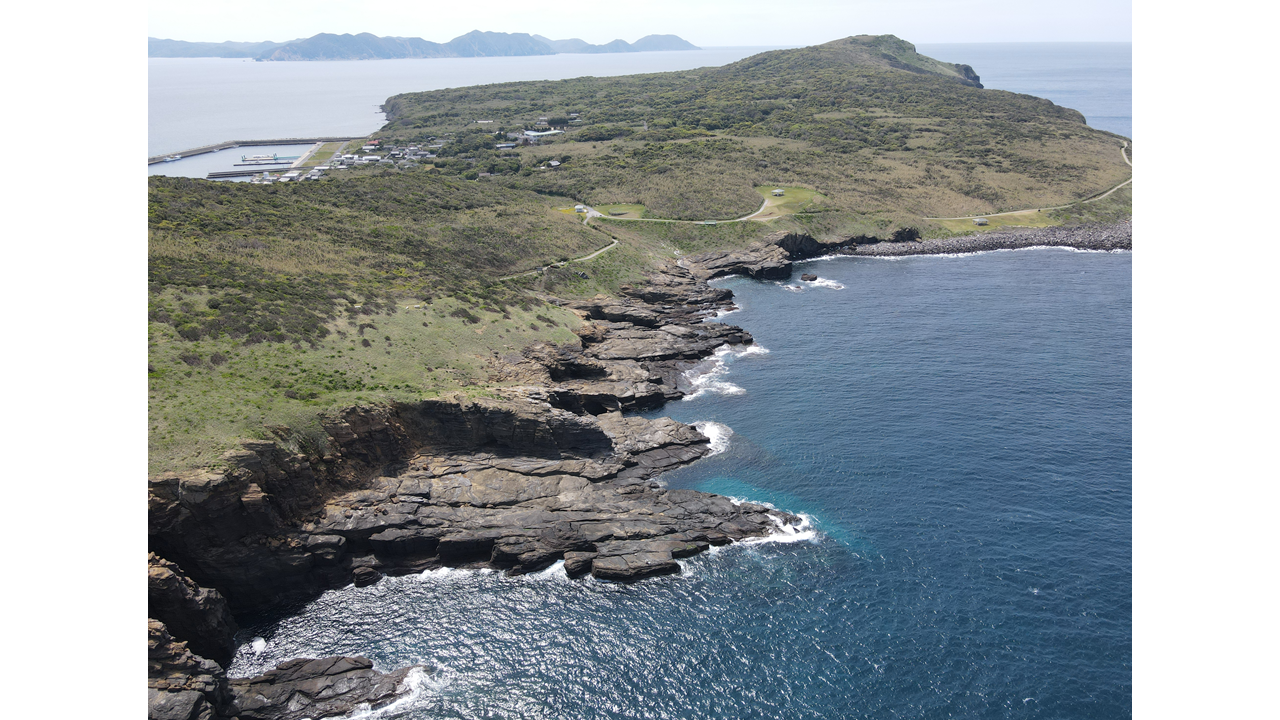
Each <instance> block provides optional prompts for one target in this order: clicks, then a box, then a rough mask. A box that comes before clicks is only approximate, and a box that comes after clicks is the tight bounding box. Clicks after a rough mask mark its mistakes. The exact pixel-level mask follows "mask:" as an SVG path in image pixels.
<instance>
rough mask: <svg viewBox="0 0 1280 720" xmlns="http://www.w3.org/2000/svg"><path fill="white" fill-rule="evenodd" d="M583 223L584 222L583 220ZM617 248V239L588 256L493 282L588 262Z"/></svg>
mask: <svg viewBox="0 0 1280 720" xmlns="http://www.w3.org/2000/svg"><path fill="white" fill-rule="evenodd" d="M597 215H599V213H597ZM583 222H584V223H585V222H586V221H585V220H584V221H583ZM617 246H618V241H617V239H616V238H615V239H614V241H613V242H611V243H609V244H608V245H605V246H604V247H602V248H600V249H599V250H597V251H595V252H593V253H591V254H590V255H583V256H582V257H578V258H571V259H569V260H566V261H564V262H558V263H551V264H550V265H547V266H546V267H540V268H536V269H534V270H528V271H525V272H522V273H516V274H515V275H507V276H505V277H500V278H498V279H497V280H496V281H495V282H502V281H503V280H511V279H513V278H518V277H527V276H529V275H537V274H538V273H540V272H546V271H547V269H548V268H553V267H564V266H565V265H568V264H569V263H574V262H582V261H583V260H590V259H592V258H594V257H597V256H599V255H601V254H603V253H604V252H605V251H607V250H612V249H614V248H615V247H617Z"/></svg>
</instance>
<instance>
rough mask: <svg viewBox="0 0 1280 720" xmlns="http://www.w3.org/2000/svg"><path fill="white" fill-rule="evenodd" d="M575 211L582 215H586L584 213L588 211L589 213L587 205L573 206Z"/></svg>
mask: <svg viewBox="0 0 1280 720" xmlns="http://www.w3.org/2000/svg"><path fill="white" fill-rule="evenodd" d="M573 211H574V212H576V213H579V212H580V213H584V212H586V211H587V206H586V205H574V206H573Z"/></svg>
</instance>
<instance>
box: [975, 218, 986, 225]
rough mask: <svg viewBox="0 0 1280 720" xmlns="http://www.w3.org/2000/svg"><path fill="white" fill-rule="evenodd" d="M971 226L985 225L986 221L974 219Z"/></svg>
mask: <svg viewBox="0 0 1280 720" xmlns="http://www.w3.org/2000/svg"><path fill="white" fill-rule="evenodd" d="M973 224H974V225H986V224H987V219H986V218H974V219H973Z"/></svg>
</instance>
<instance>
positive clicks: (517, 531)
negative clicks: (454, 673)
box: [148, 224, 1130, 720]
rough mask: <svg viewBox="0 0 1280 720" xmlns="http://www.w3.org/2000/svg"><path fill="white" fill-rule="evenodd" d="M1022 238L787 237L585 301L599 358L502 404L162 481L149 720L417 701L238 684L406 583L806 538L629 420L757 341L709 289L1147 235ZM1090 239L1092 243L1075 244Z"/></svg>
mask: <svg viewBox="0 0 1280 720" xmlns="http://www.w3.org/2000/svg"><path fill="white" fill-rule="evenodd" d="M1052 230H1053V231H1052V232H1048V231H1003V232H998V233H989V234H986V235H982V236H979V237H976V238H956V239H952V240H943V241H924V242H920V241H919V240H918V237H915V236H914V234H913V233H912V232H911V231H902V232H900V233H898V234H897V235H896V236H895V238H894V239H895V240H896V242H879V241H874V239H873V238H865V237H852V238H844V239H838V240H832V241H819V240H816V239H814V238H812V237H810V236H808V235H803V234H797V233H786V232H782V233H775V234H774V235H771V236H769V237H768V238H766V239H765V240H764V241H762V242H760V243H758V244H756V245H754V246H752V247H750V248H747V249H745V250H736V251H729V252H709V253H701V254H697V255H692V256H686V257H683V258H681V259H680V260H679V261H674V260H673V261H668V262H667V263H666V264H664V265H663V266H662V267H660V268H658V269H657V270H655V271H654V272H652V273H651V274H650V275H649V276H648V278H647V281H646V283H644V284H643V285H637V286H632V287H624V288H623V290H622V293H621V297H617V298H607V297H604V296H597V297H596V298H593V299H591V300H586V301H565V302H564V303H563V304H564V305H565V306H566V307H569V308H571V309H573V310H574V311H576V312H577V313H578V314H579V315H580V316H581V317H582V318H583V320H584V324H583V326H582V327H581V328H580V329H579V330H577V334H578V336H579V338H580V343H579V344H578V345H572V346H569V345H561V346H551V345H545V344H536V345H534V346H531V347H529V348H526V349H525V350H524V351H522V352H520V353H515V354H512V355H509V356H507V357H504V358H502V359H501V363H500V366H499V367H497V368H495V371H494V378H495V380H497V381H500V382H502V383H503V387H501V388H495V389H494V390H493V391H492V393H491V394H490V395H489V396H466V395H462V394H457V395H450V396H444V397H440V398H435V399H431V400H423V401H420V402H416V403H396V404H387V405H378V406H363V407H353V408H348V409H347V410H345V411H343V412H341V413H339V414H338V415H337V416H335V417H332V418H329V419H328V421H327V422H326V423H325V426H324V427H325V433H326V436H325V438H324V440H323V441H322V442H320V443H318V444H316V445H315V446H313V447H309V448H307V449H306V450H305V451H303V452H295V451H291V450H289V449H287V448H286V447H285V446H284V444H283V443H278V442H251V443H245V444H244V445H243V446H242V447H241V448H240V449H238V450H236V451H233V452H229V453H227V454H226V455H225V456H224V457H223V458H222V461H221V462H220V463H219V464H218V465H217V466H216V467H211V468H207V469H205V470H203V471H201V472H196V473H187V474H174V475H164V476H157V477H153V478H151V479H150V480H149V493H148V502H149V512H148V518H149V545H150V550H151V551H152V554H151V555H150V557H149V559H148V606H149V613H148V614H149V616H150V618H151V620H150V636H149V638H150V639H149V650H150V658H151V661H150V670H149V679H148V684H149V690H150V696H149V701H150V716H151V717H152V718H156V719H157V720H160V719H164V720H169V719H177V718H181V719H182V720H191V719H193V718H200V719H201V720H218V719H220V718H233V717H239V718H242V719H247V718H255V719H256V718H262V719H264V720H265V719H267V718H272V719H279V720H294V719H295V718H301V717H311V718H316V719H318V718H321V717H331V716H336V715H342V714H346V713H348V712H350V711H351V710H352V709H354V708H355V707H356V706H357V705H360V704H368V705H370V706H371V707H377V706H379V705H384V704H387V703H390V702H393V701H394V700H395V699H396V698H397V697H398V696H400V695H402V694H404V693H406V692H408V691H409V690H410V689H411V683H410V682H409V678H410V672H411V670H412V669H409V668H405V669H401V670H397V671H395V672H392V673H387V674H383V673H380V672H378V671H376V670H374V669H373V668H372V664H371V663H370V662H369V661H368V660H366V659H364V658H326V659H323V660H308V659H300V660H292V661H289V662H286V663H284V664H282V665H281V666H279V667H277V668H276V669H275V670H272V671H270V672H268V673H266V674H264V675H263V676H260V677H257V678H248V679H228V678H227V677H226V675H225V672H224V671H223V669H222V667H223V666H224V665H225V664H226V663H227V662H229V661H230V659H231V657H232V654H233V652H234V650H235V645H234V643H235V640H234V636H235V633H236V632H237V625H236V622H235V616H236V615H239V614H243V613H249V612H261V611H266V610H271V609H275V608H281V607H285V606H287V605H288V604H290V603H295V602H300V601H305V600H308V599H310V598H312V597H314V596H315V595H316V594H318V593H320V592H323V591H325V590H328V589H333V588H339V587H343V586H346V585H349V584H355V585H356V586H364V585H369V584H372V583H375V582H377V581H378V580H380V579H381V578H382V577H383V576H385V575H402V574H408V573H416V572H421V571H423V570H426V569H431V568H437V567H443V566H451V567H491V568H495V569H500V570H504V571H506V572H509V573H513V574H519V573H527V572H534V571H537V570H541V569H543V568H546V567H548V566H550V565H552V564H553V563H555V562H558V561H563V562H564V567H565V571H566V573H568V574H569V575H570V576H572V577H576V576H580V575H586V574H590V575H592V576H594V577H595V578H598V579H601V580H610V581H621V582H633V581H638V580H642V579H644V578H647V577H652V576H655V575H664V574H671V573H678V572H679V565H678V563H677V562H676V561H677V559H679V558H683V557H688V556H690V555H695V554H697V553H700V552H703V551H705V550H707V549H708V548H710V547H711V546H713V545H724V544H727V543H731V542H734V541H738V540H743V539H747V538H751V537H760V536H765V535H768V534H770V533H772V532H776V531H777V530H778V528H779V527H783V526H788V525H796V524H798V523H800V522H801V520H800V518H798V517H796V516H794V515H791V514H789V513H786V512H783V511H780V510H776V509H773V508H770V507H766V506H763V505H758V504H754V503H747V502H744V503H736V504H735V503H733V502H731V501H730V500H729V499H728V498H724V497H720V496H717V495H711V494H708V493H701V492H696V491H692V490H670V489H667V488H665V487H664V486H662V485H661V484H660V483H659V482H657V481H656V480H655V479H654V478H655V476H657V475H658V474H659V473H661V472H663V471H665V470H668V469H671V468H674V467H678V466H680V465H684V464H687V463H690V462H693V461H694V460H697V459H699V458H701V457H704V456H705V455H707V454H708V453H709V452H710V447H709V439H708V438H707V437H706V436H705V435H703V434H702V433H700V432H699V431H698V430H697V429H696V428H693V427H690V426H687V425H683V424H681V423H678V422H675V421H673V420H671V419H669V418H658V419H654V420H650V419H645V418H640V417H635V416H627V415H624V413H626V412H631V411H637V410H646V409H652V408H656V407H660V406H661V405H662V404H663V403H665V402H667V401H669V400H673V399H677V398H680V397H682V396H683V395H684V394H685V391H686V389H687V385H686V381H685V380H684V377H683V376H684V373H685V372H686V371H687V370H689V369H690V368H692V367H693V366H694V365H696V364H697V363H698V362H699V361H701V360H703V359H705V358H707V357H708V356H710V355H712V354H713V353H714V352H715V351H716V349H717V348H720V347H721V346H724V345H738V346H745V345H750V344H751V343H752V338H751V335H750V334H749V333H747V332H746V331H744V330H742V329H741V328H738V327H735V326H732V325H727V324H722V323H717V322H706V320H708V319H709V318H712V317H713V316H715V315H716V314H718V313H719V312H721V311H725V310H729V309H733V307H734V306H733V304H732V296H733V294H732V292H731V291H729V290H726V289H723V288H714V287H711V286H709V285H708V284H707V281H708V280H710V279H712V278H715V277H721V276H725V275H731V274H744V275H748V276H750V277H756V278H761V279H766V278H767V279H782V278H786V277H789V276H790V274H791V271H792V265H793V263H794V262H797V261H801V260H805V259H810V258H814V257H820V256H824V255H831V254H845V255H898V254H919V253H921V252H932V253H952V252H973V251H976V250H990V249H999V248H1004V247H1030V246H1033V245H1069V246H1072V247H1085V248H1088V249H1117V248H1118V247H1124V248H1128V247H1129V246H1130V240H1129V230H1128V225H1127V224H1126V225H1124V226H1123V227H1119V226H1110V227H1107V228H1085V229H1074V230H1070V229H1060V228H1054V229H1052ZM1073 238H1074V241H1073Z"/></svg>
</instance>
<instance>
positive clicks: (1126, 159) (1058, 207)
mask: <svg viewBox="0 0 1280 720" xmlns="http://www.w3.org/2000/svg"><path fill="white" fill-rule="evenodd" d="M1127 147H1129V143H1128V141H1121V143H1120V157H1122V158H1124V162H1125V164H1126V165H1128V166H1129V167H1130V168H1132V167H1133V163H1131V162H1129V156H1128V155H1127V154H1125V151H1124V150H1125V148H1127ZM1131 182H1133V178H1132V177H1131V178H1129V179H1128V180H1125V181H1124V182H1122V183H1120V184H1119V185H1117V186H1115V187H1113V188H1111V189H1110V190H1108V191H1106V192H1104V193H1102V194H1101V195H1098V196H1095V197H1091V198H1089V199H1088V200H1081V201H1080V202H1081V203H1093V202H1098V201H1099V200H1101V199H1103V198H1105V197H1106V196H1108V195H1110V194H1111V193H1113V192H1115V191H1117V190H1119V189H1120V188H1122V187H1124V186H1125V185H1128V184H1129V183H1131ZM1072 205H1075V203H1070V204H1068V205H1055V206H1054V207H1043V208H1029V209H1027V210H1010V211H1009V212H1002V213H987V214H985V215H964V216H962V217H947V218H939V217H927V218H925V220H972V219H973V218H980V217H1000V216H1001V215H1021V214H1022V213H1032V212H1044V211H1045V210H1064V209H1066V208H1069V207H1071V206H1072Z"/></svg>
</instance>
